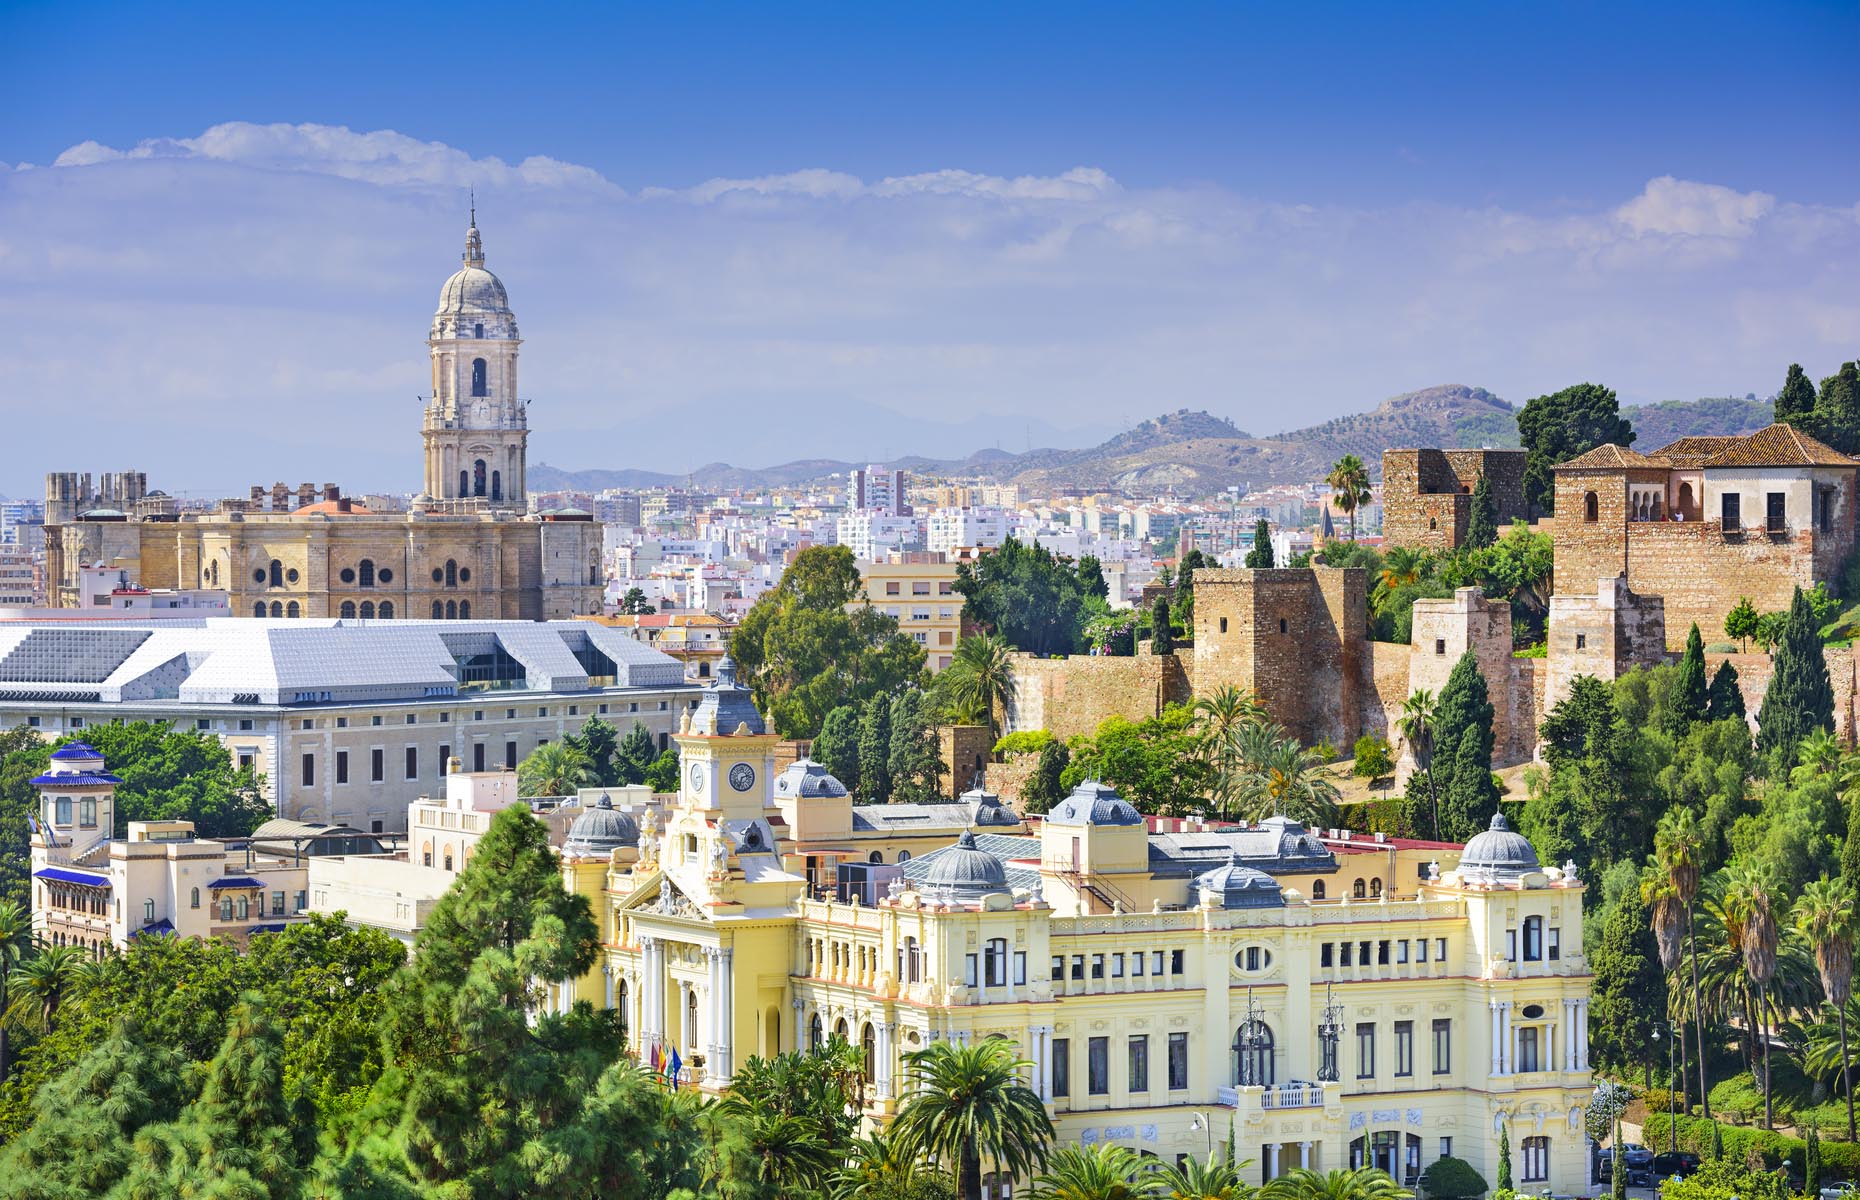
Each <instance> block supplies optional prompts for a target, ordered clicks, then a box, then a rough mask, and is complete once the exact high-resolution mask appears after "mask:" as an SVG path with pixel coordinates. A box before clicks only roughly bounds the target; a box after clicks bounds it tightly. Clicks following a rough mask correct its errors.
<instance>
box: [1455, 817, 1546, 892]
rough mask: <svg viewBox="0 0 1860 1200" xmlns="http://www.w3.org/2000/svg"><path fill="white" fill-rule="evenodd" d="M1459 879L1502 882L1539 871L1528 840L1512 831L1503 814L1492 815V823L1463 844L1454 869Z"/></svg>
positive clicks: (1538, 864) (1535, 856)
mask: <svg viewBox="0 0 1860 1200" xmlns="http://www.w3.org/2000/svg"><path fill="white" fill-rule="evenodd" d="M1457 869H1458V871H1459V873H1460V878H1461V879H1468V880H1475V881H1482V882H1494V883H1495V882H1501V881H1507V880H1515V879H1517V878H1518V877H1519V876H1522V875H1527V874H1529V873H1530V872H1532V871H1539V870H1542V869H1543V867H1542V864H1540V863H1539V862H1538V861H1537V851H1536V850H1534V849H1533V848H1532V847H1531V843H1530V839H1529V838H1527V837H1525V836H1524V835H1523V834H1521V833H1516V832H1513V830H1512V828H1511V823H1510V822H1509V821H1507V820H1505V814H1504V813H1502V812H1501V813H1493V814H1492V824H1491V825H1490V826H1488V827H1487V829H1486V831H1485V832H1484V833H1481V834H1477V835H1475V836H1474V837H1473V839H1472V840H1471V841H1469V842H1467V843H1466V849H1464V850H1462V851H1461V852H1460V865H1459V867H1458V868H1457Z"/></svg>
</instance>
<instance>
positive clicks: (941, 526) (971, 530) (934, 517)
mask: <svg viewBox="0 0 1860 1200" xmlns="http://www.w3.org/2000/svg"><path fill="white" fill-rule="evenodd" d="M1007 536H1008V517H1007V514H1006V513H1004V512H1002V511H1001V510H999V509H991V508H939V509H936V510H935V511H933V512H932V513H931V514H930V517H929V520H928V522H927V526H926V533H925V536H924V548H925V549H926V550H929V551H930V552H931V553H932V554H939V553H940V554H953V553H954V552H956V551H957V550H960V549H962V548H964V547H968V546H976V547H981V546H999V545H1000V544H1001V543H1002V542H1004V541H1006V540H1007ZM855 557H857V555H855Z"/></svg>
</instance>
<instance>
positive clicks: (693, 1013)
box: [685, 988, 698, 1049]
mask: <svg viewBox="0 0 1860 1200" xmlns="http://www.w3.org/2000/svg"><path fill="white" fill-rule="evenodd" d="M697 1044H698V1040H697V989H696V988H692V989H691V996H690V998H689V999H687V1000H686V1001H685V1045H687V1046H690V1047H693V1048H694V1049H695V1048H696V1046H697Z"/></svg>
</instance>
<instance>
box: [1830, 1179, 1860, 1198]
mask: <svg viewBox="0 0 1860 1200" xmlns="http://www.w3.org/2000/svg"><path fill="white" fill-rule="evenodd" d="M1856 1196H1860V1185H1856V1184H1855V1183H1854V1181H1853V1180H1851V1179H1843V1180H1840V1181H1839V1182H1837V1183H1830V1184H1829V1185H1828V1186H1827V1187H1824V1188H1822V1189H1821V1200H1854V1198H1855V1197H1856Z"/></svg>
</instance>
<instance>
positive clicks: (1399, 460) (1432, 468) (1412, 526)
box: [1382, 449, 1526, 550]
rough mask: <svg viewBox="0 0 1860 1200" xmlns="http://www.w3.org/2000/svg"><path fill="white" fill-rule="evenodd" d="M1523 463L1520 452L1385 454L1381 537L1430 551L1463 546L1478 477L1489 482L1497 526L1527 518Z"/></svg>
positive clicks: (1403, 452) (1383, 461) (1429, 451)
mask: <svg viewBox="0 0 1860 1200" xmlns="http://www.w3.org/2000/svg"><path fill="white" fill-rule="evenodd" d="M1524 460H1525V454H1524V451H1522V450H1434V449H1426V450H1385V451H1383V452H1382V533H1383V537H1384V538H1385V539H1387V541H1388V542H1389V544H1391V545H1398V546H1417V547H1422V548H1425V549H1429V550H1450V549H1452V548H1454V547H1456V546H1459V545H1461V544H1462V543H1463V542H1465V540H1466V523H1467V520H1468V518H1469V517H1470V515H1471V513H1472V490H1473V487H1474V485H1475V484H1477V483H1478V481H1479V477H1480V476H1481V475H1483V476H1485V477H1487V478H1488V479H1490V480H1491V482H1492V500H1493V503H1494V505H1495V507H1496V508H1497V510H1498V523H1499V525H1500V526H1501V527H1502V526H1504V525H1505V524H1506V523H1508V522H1510V521H1511V520H1512V519H1514V518H1523V517H1525V516H1526V509H1525V505H1524Z"/></svg>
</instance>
